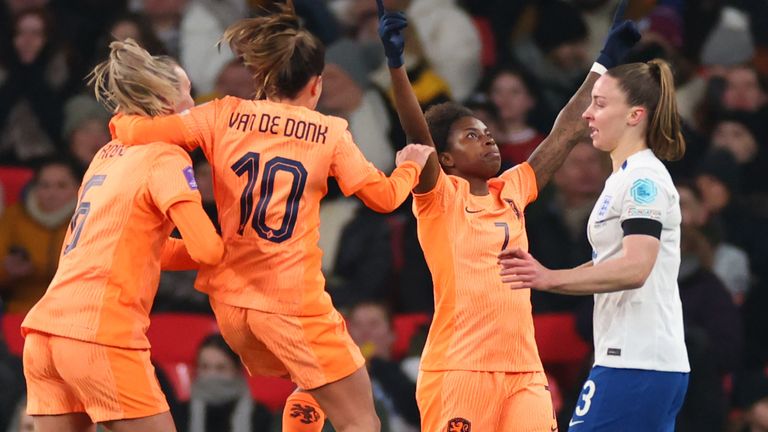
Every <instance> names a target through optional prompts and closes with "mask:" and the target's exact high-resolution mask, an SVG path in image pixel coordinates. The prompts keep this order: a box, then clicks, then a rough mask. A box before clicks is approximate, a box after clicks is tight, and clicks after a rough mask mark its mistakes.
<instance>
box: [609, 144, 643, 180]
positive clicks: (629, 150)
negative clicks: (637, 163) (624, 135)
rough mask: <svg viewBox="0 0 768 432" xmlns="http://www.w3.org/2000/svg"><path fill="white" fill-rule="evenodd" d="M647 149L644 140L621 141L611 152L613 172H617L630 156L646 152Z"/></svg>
mask: <svg viewBox="0 0 768 432" xmlns="http://www.w3.org/2000/svg"><path fill="white" fill-rule="evenodd" d="M647 148H648V145H647V144H646V143H645V140H644V139H637V138H635V137H630V138H629V139H625V140H622V142H621V143H619V145H618V146H616V148H615V149H614V150H613V151H612V152H611V164H612V166H613V172H617V171H618V170H619V169H620V168H621V166H622V165H623V164H624V162H626V160H627V159H629V157H630V156H632V155H633V154H635V153H637V152H640V151H643V150H646V149H647Z"/></svg>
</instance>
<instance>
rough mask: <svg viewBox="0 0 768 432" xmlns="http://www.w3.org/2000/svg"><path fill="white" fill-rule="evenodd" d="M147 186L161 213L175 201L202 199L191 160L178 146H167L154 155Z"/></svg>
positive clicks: (165, 211) (166, 210)
mask: <svg viewBox="0 0 768 432" xmlns="http://www.w3.org/2000/svg"><path fill="white" fill-rule="evenodd" d="M147 187H148V189H149V193H150V195H151V197H152V201H153V202H154V203H155V205H156V206H157V208H159V209H160V211H162V212H163V214H166V213H167V212H168V209H169V208H170V207H171V206H172V205H174V204H176V203H177V202H182V201H195V202H201V201H202V199H201V197H200V192H198V190H197V181H196V180H195V172H194V170H193V169H192V160H191V159H190V158H189V155H188V154H187V153H186V152H184V150H182V149H180V148H178V147H173V146H167V148H165V149H163V151H162V152H161V153H160V154H158V155H157V156H156V157H155V160H154V163H153V164H152V168H151V170H150V173H149V180H148V184H147Z"/></svg>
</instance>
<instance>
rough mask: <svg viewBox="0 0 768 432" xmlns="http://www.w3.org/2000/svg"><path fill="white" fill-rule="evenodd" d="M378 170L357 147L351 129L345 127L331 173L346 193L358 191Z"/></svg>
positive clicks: (335, 149)
mask: <svg viewBox="0 0 768 432" xmlns="http://www.w3.org/2000/svg"><path fill="white" fill-rule="evenodd" d="M378 171H379V170H378V169H377V168H376V167H375V166H373V164H372V163H370V162H369V161H368V160H367V159H366V158H365V156H364V155H363V153H362V152H361V151H360V149H359V148H358V147H357V145H356V144H355V142H354V140H353V139H352V134H351V133H350V132H349V130H347V129H345V130H344V132H343V133H342V134H341V139H339V140H338V142H336V147H335V148H334V150H333V160H332V161H331V175H332V176H333V177H335V178H336V182H337V183H338V184H339V187H340V188H341V191H342V192H343V193H344V195H346V196H350V195H352V194H353V193H355V192H357V191H358V190H359V189H360V188H361V187H362V186H363V185H364V184H365V181H366V180H367V179H368V177H369V176H370V175H371V174H375V173H377V172H378Z"/></svg>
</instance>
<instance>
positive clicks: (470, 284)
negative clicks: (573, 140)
mask: <svg viewBox="0 0 768 432" xmlns="http://www.w3.org/2000/svg"><path fill="white" fill-rule="evenodd" d="M488 190H489V194H488V195H485V196H476V195H472V194H471V193H470V192H469V183H468V182H467V181H466V180H464V179H462V178H459V177H455V176H451V175H447V174H445V173H443V172H442V170H441V171H440V175H439V177H438V180H437V184H436V185H435V188H434V189H432V190H431V191H429V192H427V193H425V194H414V200H413V212H414V214H415V215H416V218H417V220H418V236H419V243H420V244H421V248H422V250H423V251H424V258H425V259H426V261H427V265H428V266H429V270H430V272H431V273H432V282H433V284H434V291H435V314H434V318H433V321H432V325H431V327H430V329H429V336H428V337H427V343H426V346H425V347H424V352H423V354H422V358H421V369H422V370H425V371H444V370H466V371H490V372H537V371H542V370H543V369H542V365H541V360H540V359H539V354H538V350H537V349H536V341H535V339H534V331H533V317H532V315H531V292H530V290H529V289H518V290H513V289H510V288H509V287H508V286H506V285H505V284H503V283H502V282H501V276H499V272H500V271H501V267H500V266H499V264H498V254H499V252H501V250H502V249H503V248H507V247H515V246H516V247H519V248H521V249H523V250H528V237H527V236H526V233H525V219H524V215H523V211H524V210H525V207H526V206H527V205H528V204H529V203H530V202H531V201H533V200H534V199H536V196H537V193H538V192H537V189H536V176H535V174H534V172H533V170H532V169H531V167H530V165H528V163H522V164H520V165H518V166H516V167H515V168H512V169H510V170H507V171H505V172H504V173H502V175H501V176H500V177H498V178H494V179H491V180H489V181H488Z"/></svg>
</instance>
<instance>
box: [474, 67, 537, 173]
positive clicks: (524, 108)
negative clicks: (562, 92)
mask: <svg viewBox="0 0 768 432" xmlns="http://www.w3.org/2000/svg"><path fill="white" fill-rule="evenodd" d="M534 88H535V87H534V84H533V82H532V81H531V79H530V78H529V77H527V76H526V75H525V74H524V73H523V72H522V71H521V70H518V69H516V68H512V67H503V68H499V69H498V70H496V71H494V72H493V73H492V74H491V75H490V80H489V86H488V98H489V99H490V100H491V101H492V102H493V104H494V106H495V107H496V111H497V112H498V120H499V122H498V123H499V130H498V132H497V134H495V135H494V138H495V139H496V142H497V144H498V146H499V152H500V153H501V162H502V167H501V169H502V170H503V169H507V168H511V167H513V166H515V165H517V164H519V163H522V162H524V161H526V160H527V159H528V156H530V155H531V153H533V151H534V150H535V149H536V147H537V146H538V145H539V143H540V142H541V141H542V140H544V134H542V133H541V132H539V131H537V130H536V129H535V128H534V127H533V126H531V122H530V119H529V114H531V112H532V111H533V109H534V108H535V105H536V97H535V95H534V91H535V90H534Z"/></svg>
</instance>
